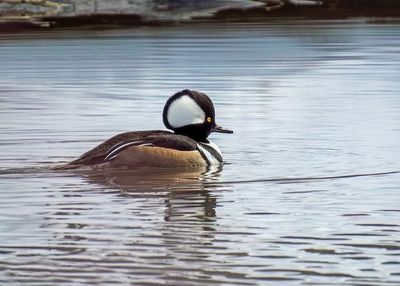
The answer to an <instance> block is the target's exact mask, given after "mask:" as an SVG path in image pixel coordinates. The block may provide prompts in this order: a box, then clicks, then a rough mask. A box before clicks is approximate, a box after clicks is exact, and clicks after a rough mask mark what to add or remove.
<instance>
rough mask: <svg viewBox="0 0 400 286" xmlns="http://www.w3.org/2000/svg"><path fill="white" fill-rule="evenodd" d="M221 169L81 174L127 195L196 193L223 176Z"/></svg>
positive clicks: (148, 169)
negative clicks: (220, 174)
mask: <svg viewBox="0 0 400 286" xmlns="http://www.w3.org/2000/svg"><path fill="white" fill-rule="evenodd" d="M220 171H221V169H220V168H219V169H213V170H211V169H207V168H206V167H203V168H173V169H171V168H168V169H161V168H157V169H156V168H140V170H109V171H107V172H102V171H92V170H89V171H85V172H83V173H82V172H81V173H82V175H83V176H84V178H85V179H86V180H87V181H88V182H90V183H95V184H100V185H107V186H111V187H113V188H117V189H119V190H121V191H122V192H123V193H124V194H129V193H140V192H175V191H176V192H193V191H201V190H202V189H203V188H204V186H203V185H204V179H206V178H213V177H217V176H218V175H219V172H220Z"/></svg>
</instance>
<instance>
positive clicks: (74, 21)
mask: <svg viewBox="0 0 400 286" xmlns="http://www.w3.org/2000/svg"><path fill="white" fill-rule="evenodd" d="M357 17H363V18H381V19H382V21H385V18H399V20H400V7H399V8H397V7H396V8H393V7H391V8H381V7H379V8H374V9H371V8H369V7H359V8H354V7H326V6H284V7H281V8H279V9H276V10H267V9H265V8H253V9H248V10H234V9H232V10H224V11H221V12H218V13H216V14H215V16H214V17H211V18H205V17H198V18H193V19H192V20H190V21H172V20H165V21H148V20H143V19H142V18H141V17H140V16H139V15H134V14H125V15H121V14H98V15H83V16H66V17H61V16H54V17H42V18H40V19H29V18H26V19H22V18H20V19H18V18H15V19H2V20H1V18H0V33H1V32H18V31H25V30H32V29H34V30H38V29H39V30H40V29H44V30H48V29H57V28H67V27H74V28H79V27H87V26H91V27H96V26H97V27H99V28H100V27H101V28H114V27H127V26H140V25H147V26H162V25H171V24H181V23H191V22H194V23H198V22H238V21H241V22H242V21H246V20H247V21H263V20H266V21H268V20H270V19H278V18H302V19H318V20H324V19H327V20H335V19H336V20H340V19H348V18H357Z"/></svg>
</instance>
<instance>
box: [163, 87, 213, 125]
mask: <svg viewBox="0 0 400 286" xmlns="http://www.w3.org/2000/svg"><path fill="white" fill-rule="evenodd" d="M205 119H206V114H205V113H204V111H203V110H202V109H201V107H200V106H199V105H198V104H197V103H196V101H194V99H192V98H191V97H189V96H187V95H183V96H181V97H179V98H178V99H176V100H175V101H173V102H172V103H171V105H170V106H169V108H168V113H167V120H168V123H169V125H171V126H172V127H173V128H179V127H182V126H186V125H190V124H197V123H203V122H204V120H205Z"/></svg>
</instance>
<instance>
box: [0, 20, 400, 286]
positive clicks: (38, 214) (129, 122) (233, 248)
mask: <svg viewBox="0 0 400 286" xmlns="http://www.w3.org/2000/svg"><path fill="white" fill-rule="evenodd" d="M399 28H400V24H399V23H398V22H397V23H396V22H387V23H372V22H368V21H364V20H361V21H360V20H357V21H346V22H343V21H342V22H327V21H301V20H281V21H273V22H269V23H247V24H241V23H237V24H233V23H229V24H215V23H214V24H194V25H188V26H168V27H139V28H132V29H122V30H121V29H115V30H106V31H99V30H87V31H73V30H69V31H68V30H66V31H49V32H36V33H25V34H18V35H7V34H2V35H1V36H0V63H1V69H0V71H1V77H0V122H1V123H0V133H1V137H0V145H1V148H0V190H1V191H0V222H1V223H0V284H2V285H112V284H114V285H274V284H278V283H279V284H280V285H399V284H400V271H399V264H400V262H399V261H400V223H399V221H400V220H399V218H400V195H399V185H400V174H399V173H398V171H400V165H399V158H400V156H399V155H400V136H399V131H400V128H399V121H400V97H399V94H398V93H399V90H400V77H399V75H400V33H399ZM184 88H191V89H196V90H200V91H204V92H206V93H208V94H209V95H210V96H211V97H212V98H213V100H214V102H215V105H216V110H217V120H218V122H219V124H221V125H223V126H225V127H227V128H232V129H234V131H235V133H234V134H233V135H227V134H215V135H212V140H213V141H214V142H216V143H217V144H218V145H219V146H220V148H221V149H222V151H223V153H224V157H225V160H226V161H227V164H226V165H225V166H224V168H223V170H222V171H221V172H219V173H215V174H200V173H196V172H182V171H179V172H178V171H176V172H172V171H166V172H157V173H153V172H144V173H142V172H128V173H117V174H90V173H86V174H79V173H74V172H53V171H49V167H51V166H53V165H55V164H59V163H62V162H66V161H69V160H71V159H73V158H75V157H77V156H78V155H80V154H82V153H83V152H85V151H87V150H88V149H90V148H92V147H94V146H95V145H96V144H98V143H100V142H102V141H103V140H105V139H107V138H109V137H110V136H112V135H115V134H117V133H120V132H124V131H130V130H143V129H162V128H163V125H162V119H161V111H162V108H163V105H164V102H165V100H166V98H167V97H168V96H169V95H171V94H173V93H175V92H176V91H178V90H181V89H184Z"/></svg>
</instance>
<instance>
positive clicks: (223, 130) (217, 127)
mask: <svg viewBox="0 0 400 286" xmlns="http://www.w3.org/2000/svg"><path fill="white" fill-rule="evenodd" d="M211 132H218V133H229V134H232V133H233V131H232V130H229V129H225V128H223V127H221V126H218V125H216V126H215V127H214V128H213V129H211Z"/></svg>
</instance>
